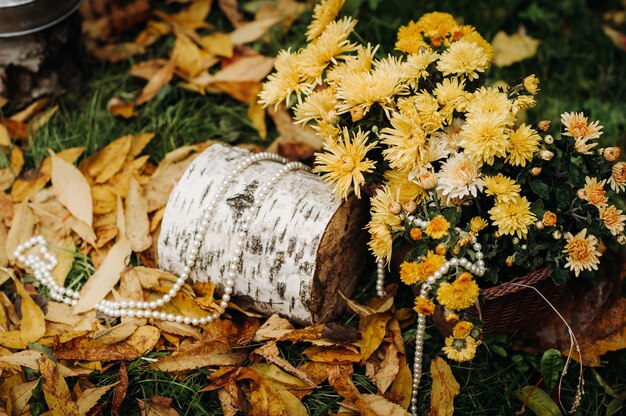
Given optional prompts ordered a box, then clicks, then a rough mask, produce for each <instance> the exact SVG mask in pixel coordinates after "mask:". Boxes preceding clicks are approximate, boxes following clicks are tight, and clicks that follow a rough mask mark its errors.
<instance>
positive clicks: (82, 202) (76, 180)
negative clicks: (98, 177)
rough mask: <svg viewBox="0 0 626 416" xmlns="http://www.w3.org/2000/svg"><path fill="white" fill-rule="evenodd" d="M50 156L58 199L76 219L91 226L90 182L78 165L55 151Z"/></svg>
mask: <svg viewBox="0 0 626 416" xmlns="http://www.w3.org/2000/svg"><path fill="white" fill-rule="evenodd" d="M50 158H51V160H52V174H51V177H52V189H54V193H55V195H56V197H57V199H58V200H59V202H60V203H61V204H63V206H64V207H65V208H67V210H68V211H69V212H70V213H71V214H72V215H73V216H74V217H76V219H78V220H80V221H82V222H84V223H85V224H87V225H88V226H89V227H91V224H92V221H93V202H92V199H91V189H90V187H89V183H88V182H87V180H86V179H85V177H84V176H83V174H82V173H81V172H80V171H79V170H78V168H76V166H74V165H72V164H71V163H68V162H66V161H65V160H63V159H61V158H60V157H58V156H57V155H55V154H54V153H53V154H52V155H51V156H50Z"/></svg>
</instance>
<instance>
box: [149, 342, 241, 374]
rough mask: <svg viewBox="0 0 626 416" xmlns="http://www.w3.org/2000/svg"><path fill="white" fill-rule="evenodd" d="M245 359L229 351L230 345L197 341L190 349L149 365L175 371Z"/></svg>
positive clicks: (221, 364) (235, 362) (162, 369)
mask: <svg viewBox="0 0 626 416" xmlns="http://www.w3.org/2000/svg"><path fill="white" fill-rule="evenodd" d="M245 359H246V355H245V354H243V353H233V352H230V347H229V346H228V345H227V344H224V343H222V342H210V343H205V342H198V343H196V344H195V346H194V347H192V348H191V349H187V350H184V351H180V352H175V353H173V354H172V355H169V356H165V357H163V358H161V359H160V360H159V361H157V362H155V363H154V364H152V365H151V367H152V368H153V369H157V370H161V371H168V372H177V371H186V370H193V369H196V368H203V367H211V366H224V365H237V364H241V363H242V362H243V361H244V360H245Z"/></svg>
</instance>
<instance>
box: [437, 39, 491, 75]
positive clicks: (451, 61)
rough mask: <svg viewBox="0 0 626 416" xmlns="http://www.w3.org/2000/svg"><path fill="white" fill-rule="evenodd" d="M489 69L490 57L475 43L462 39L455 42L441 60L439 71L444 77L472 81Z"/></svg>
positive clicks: (438, 66) (438, 64)
mask: <svg viewBox="0 0 626 416" xmlns="http://www.w3.org/2000/svg"><path fill="white" fill-rule="evenodd" d="M488 67H489V56H488V55H487V54H486V53H485V51H484V49H483V48H481V47H480V46H478V45H477V44H476V43H474V42H470V41H468V40H465V39H461V40H460V41H458V42H454V43H453V44H452V45H450V47H449V48H448V49H446V51H445V52H444V53H443V54H442V55H441V58H439V62H438V63H437V69H438V70H439V71H441V72H442V73H443V75H445V76H447V75H457V76H460V77H463V78H468V79H470V80H472V79H477V78H478V73H479V72H484V71H485V70H486V69H487V68H488Z"/></svg>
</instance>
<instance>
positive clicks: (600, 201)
mask: <svg viewBox="0 0 626 416" xmlns="http://www.w3.org/2000/svg"><path fill="white" fill-rule="evenodd" d="M605 183H606V181H605V180H602V181H598V179H597V178H590V177H589V176H586V177H585V186H583V187H582V189H580V190H579V191H578V195H579V197H580V199H582V200H584V201H587V202H589V203H590V204H591V205H594V206H596V207H602V206H604V205H606V203H607V202H608V201H609V197H608V196H607V195H606V191H605V190H604V184H605Z"/></svg>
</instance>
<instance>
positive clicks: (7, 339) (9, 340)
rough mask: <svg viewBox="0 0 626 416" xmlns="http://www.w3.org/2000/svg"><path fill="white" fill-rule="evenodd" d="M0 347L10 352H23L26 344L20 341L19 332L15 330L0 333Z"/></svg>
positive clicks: (20, 335)
mask: <svg viewBox="0 0 626 416" xmlns="http://www.w3.org/2000/svg"><path fill="white" fill-rule="evenodd" d="M0 345H1V346H3V347H7V348H11V349H12V350H23V349H24V348H26V346H27V345H28V343H27V342H24V341H23V340H22V334H21V332H20V331H19V330H16V331H6V332H0Z"/></svg>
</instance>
